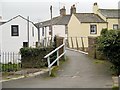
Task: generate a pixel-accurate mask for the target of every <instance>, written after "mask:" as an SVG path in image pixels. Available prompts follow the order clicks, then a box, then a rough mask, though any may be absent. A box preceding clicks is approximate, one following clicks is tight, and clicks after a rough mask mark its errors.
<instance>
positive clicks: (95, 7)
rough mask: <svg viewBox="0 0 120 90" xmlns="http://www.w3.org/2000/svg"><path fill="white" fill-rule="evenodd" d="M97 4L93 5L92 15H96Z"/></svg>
mask: <svg viewBox="0 0 120 90" xmlns="http://www.w3.org/2000/svg"><path fill="white" fill-rule="evenodd" d="M98 9H99V8H98V4H97V2H95V3H94V4H93V13H94V14H98Z"/></svg>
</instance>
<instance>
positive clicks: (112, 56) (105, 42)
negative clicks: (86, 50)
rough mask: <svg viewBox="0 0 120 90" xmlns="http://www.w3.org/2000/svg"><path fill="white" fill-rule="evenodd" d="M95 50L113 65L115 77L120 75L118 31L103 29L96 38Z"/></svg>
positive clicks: (119, 38)
mask: <svg viewBox="0 0 120 90" xmlns="http://www.w3.org/2000/svg"><path fill="white" fill-rule="evenodd" d="M97 43H98V44H97V48H98V50H99V51H101V52H103V53H104V55H105V56H106V57H107V59H108V60H109V61H110V62H111V63H112V64H113V66H112V69H114V71H115V73H116V74H117V75H119V74H120V30H107V29H103V30H102V31H101V35H100V36H99V37H98V38H97Z"/></svg>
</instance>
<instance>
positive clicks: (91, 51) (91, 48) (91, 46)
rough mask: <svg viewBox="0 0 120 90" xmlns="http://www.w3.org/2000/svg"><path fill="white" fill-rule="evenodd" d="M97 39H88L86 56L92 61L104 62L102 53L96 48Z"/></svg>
mask: <svg viewBox="0 0 120 90" xmlns="http://www.w3.org/2000/svg"><path fill="white" fill-rule="evenodd" d="M96 45H97V37H91V36H89V37H88V55H89V56H90V57H92V58H94V59H99V60H104V59H106V58H105V56H104V55H103V53H102V52H100V51H98V50H97V48H96Z"/></svg>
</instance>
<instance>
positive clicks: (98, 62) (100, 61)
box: [94, 60, 106, 64]
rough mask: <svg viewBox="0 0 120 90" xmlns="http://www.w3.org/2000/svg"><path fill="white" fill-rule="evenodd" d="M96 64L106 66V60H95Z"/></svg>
mask: <svg viewBox="0 0 120 90" xmlns="http://www.w3.org/2000/svg"><path fill="white" fill-rule="evenodd" d="M94 63H96V64H105V63H106V61H104V60H95V61H94Z"/></svg>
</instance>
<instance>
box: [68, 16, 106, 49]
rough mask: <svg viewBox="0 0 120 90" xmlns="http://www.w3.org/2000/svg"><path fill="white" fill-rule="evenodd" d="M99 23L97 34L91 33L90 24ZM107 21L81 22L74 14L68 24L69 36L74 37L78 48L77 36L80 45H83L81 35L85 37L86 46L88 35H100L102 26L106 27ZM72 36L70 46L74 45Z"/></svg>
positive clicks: (75, 45) (86, 45)
mask: <svg viewBox="0 0 120 90" xmlns="http://www.w3.org/2000/svg"><path fill="white" fill-rule="evenodd" d="M92 24H95V25H97V34H90V25H92ZM106 27H107V24H106V23H81V22H80V21H79V20H78V19H77V18H76V17H75V16H74V15H72V17H71V19H70V22H69V24H68V37H73V39H72V41H73V45H74V48H77V43H76V37H77V41H78V46H79V47H82V41H81V37H83V42H84V47H88V36H95V37H96V36H99V35H100V32H101V30H102V28H106ZM72 41H71V38H68V42H69V46H70V47H72Z"/></svg>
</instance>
